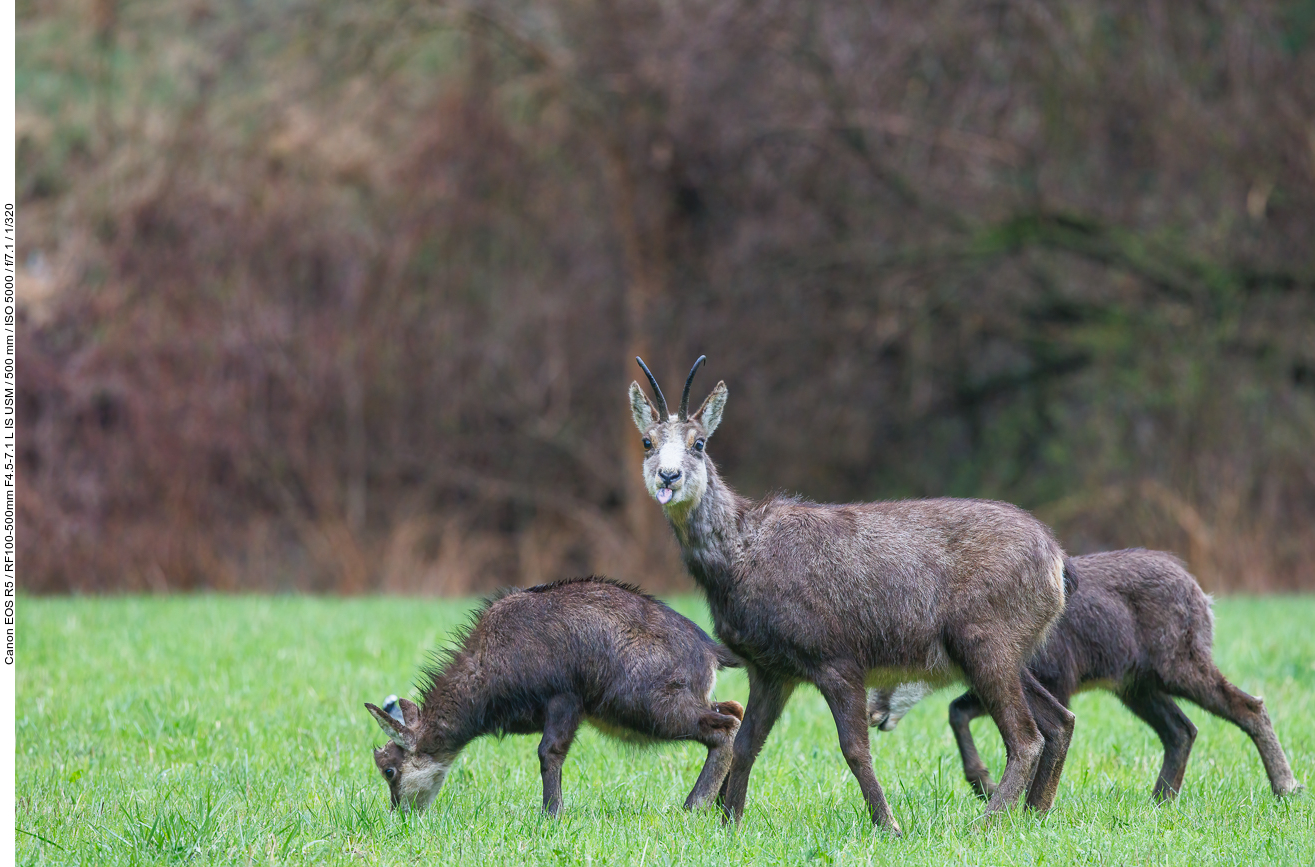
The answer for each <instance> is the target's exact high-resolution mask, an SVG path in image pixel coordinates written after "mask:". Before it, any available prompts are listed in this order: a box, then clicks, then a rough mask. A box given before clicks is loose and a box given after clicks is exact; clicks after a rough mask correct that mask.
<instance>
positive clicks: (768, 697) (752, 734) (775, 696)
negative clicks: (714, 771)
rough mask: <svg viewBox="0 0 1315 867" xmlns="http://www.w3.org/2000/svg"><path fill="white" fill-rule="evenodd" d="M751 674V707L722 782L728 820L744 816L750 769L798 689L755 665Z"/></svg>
mask: <svg viewBox="0 0 1315 867" xmlns="http://www.w3.org/2000/svg"><path fill="white" fill-rule="evenodd" d="M746 668H748V674H749V706H748V707H747V708H745V711H744V720H743V722H741V723H740V730H739V731H738V732H737V733H736V735H735V746H734V747H733V749H732V758H731V771H730V773H729V774H727V775H726V780H725V782H723V783H722V784H721V793H720V795H719V797H718V800H719V801H720V802H721V805H722V809H723V810H724V811H725V815H724V816H723V820H724V821H728V822H729V821H734V822H738V821H740V820H741V819H743V818H744V802H745V800H746V799H747V798H748V794H749V772H750V771H752V770H753V762H754V759H756V758H757V757H758V753H759V752H761V751H762V748H763V743H764V742H765V741H766V740H767V735H768V734H770V733H771V731H772V726H774V725H776V721H777V720H778V719H780V718H781V711H782V710H783V709H784V708H785V703H786V701H787V700H788V699H789V698H790V694H791V693H792V692H794V684H793V683H783V682H781V681H779V680H775V679H772V678H768V677H764V676H763V675H762V673H761V672H760V671H759V670H758V669H756V668H753V667H750V666H746Z"/></svg>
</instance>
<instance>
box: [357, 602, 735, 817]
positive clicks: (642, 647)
mask: <svg viewBox="0 0 1315 867" xmlns="http://www.w3.org/2000/svg"><path fill="white" fill-rule="evenodd" d="M736 665H739V661H738V660H737V659H736V658H735V657H734V655H732V654H731V653H730V652H729V651H728V650H726V648H724V647H722V646H721V645H720V644H718V643H717V642H715V641H713V640H712V639H711V638H709V637H708V635H707V633H705V632H704V631H703V630H702V629H700V628H699V627H698V626H696V625H695V624H694V623H693V622H692V621H690V620H689V619H687V618H685V617H682V616H681V615H679V614H677V613H676V612H675V611H672V610H671V609H670V608H668V607H667V606H666V605H663V604H662V603H661V602H659V601H657V600H656V599H654V598H652V597H651V596H647V595H645V594H643V593H641V592H639V591H638V590H636V589H634V588H632V587H627V586H625V585H622V584H617V583H615V582H612V581H608V580H606V579H602V578H578V579H572V580H568V581H557V582H553V583H552V584H541V585H539V586H537V587H531V588H529V589H528V590H511V591H509V592H507V593H505V594H504V595H502V596H500V597H498V598H496V599H493V600H490V601H489V602H488V603H487V604H486V605H485V606H484V608H483V609H481V610H480V611H479V612H478V613H477V614H476V615H475V617H474V619H473V621H472V623H471V625H470V628H469V629H468V630H467V631H466V633H465V635H464V636H462V637H461V638H460V640H459V642H458V646H457V647H456V648H455V649H453V650H452V651H450V652H449V654H448V659H447V661H446V664H444V665H442V666H441V667H436V668H434V669H431V670H430V671H428V672H427V675H428V678H429V684H428V686H427V687H426V689H425V690H424V703H423V704H422V705H416V704H415V703H414V702H410V701H407V700H406V699H400V700H399V699H397V698H396V697H395V696H390V697H389V699H388V700H387V701H385V703H384V707H382V708H380V707H377V706H375V705H373V704H366V706H365V707H366V709H367V710H369V711H370V713H371V714H372V715H373V716H374V718H375V720H376V721H377V722H378V723H379V727H380V728H382V729H383V730H384V733H385V734H387V735H388V738H389V740H390V741H391V743H389V744H387V745H386V746H384V747H383V748H381V749H377V750H375V752H374V760H375V764H376V765H378V767H379V772H380V773H381V774H383V777H384V779H385V780H386V781H387V782H388V790H389V794H390V797H391V801H392V805H393V808H394V809H401V810H412V809H414V810H420V809H424V808H425V807H426V806H428V805H429V804H430V803H431V802H432V801H433V800H434V797H435V796H436V795H438V791H439V789H440V788H442V786H443V780H444V779H445V778H446V776H447V772H448V769H449V768H450V767H451V766H452V762H453V761H455V760H456V757H457V755H458V754H459V753H460V752H461V750H462V748H463V747H465V746H466V744H468V743H470V742H471V741H472V740H474V739H475V738H477V737H480V736H481V735H486V734H498V735H503V734H533V733H539V732H542V733H543V739H542V740H541V741H540V743H539V770H540V773H541V774H542V775H543V809H544V810H545V811H546V812H548V813H550V814H555V813H556V812H557V811H558V810H559V809H561V806H562V763H563V762H564V761H565V759H566V752H567V750H569V749H570V747H571V742H572V740H574V738H575V732H576V729H577V728H579V726H580V723H581V722H589V723H592V724H593V725H594V726H595V727H597V728H598V729H599V730H601V731H602V732H604V733H605V734H608V735H612V736H615V737H620V738H623V739H627V740H632V741H635V742H637V743H652V742H655V741H669V740H692V741H698V742H699V743H701V744H703V745H704V746H706V747H707V748H708V758H707V761H706V762H705V763H704V765H703V772H702V773H701V774H699V778H698V781H697V782H696V783H695V784H694V789H693V790H692V791H691V792H690V794H689V797H688V798H687V799H686V800H685V807H686V808H687V809H692V808H694V807H701V806H704V805H706V804H708V803H710V802H711V801H712V800H713V798H715V797H716V795H717V790H718V788H719V787H720V786H721V783H722V780H723V779H724V778H725V776H726V772H727V771H728V770H729V769H730V764H731V744H732V742H733V740H734V738H735V732H736V730H737V729H738V728H739V725H740V718H741V717H743V715H744V710H743V708H741V707H740V705H739V704H737V703H735V702H733V701H723V702H714V701H712V690H713V686H714V684H715V682H716V676H717V671H718V669H721V668H726V667H729V666H736Z"/></svg>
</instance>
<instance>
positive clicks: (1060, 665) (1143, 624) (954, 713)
mask: <svg viewBox="0 0 1315 867" xmlns="http://www.w3.org/2000/svg"><path fill="white" fill-rule="evenodd" d="M1069 568H1070V569H1071V570H1072V571H1073V572H1074V573H1075V574H1076V575H1077V578H1078V583H1077V587H1076V588H1075V589H1074V590H1073V592H1072V594H1071V595H1070V596H1069V600H1068V606H1067V607H1066V608H1065V609H1064V615H1063V617H1061V618H1060V620H1059V622H1058V623H1056V624H1055V627H1054V629H1052V630H1051V631H1050V635H1049V637H1048V638H1047V639H1046V643H1045V644H1044V645H1042V646H1041V648H1040V649H1039V650H1038V651H1037V653H1036V656H1034V657H1032V660H1031V661H1030V662H1029V663H1028V669H1029V670H1030V671H1031V672H1032V674H1033V675H1034V676H1035V677H1036V679H1037V680H1039V681H1040V682H1041V685H1042V686H1044V687H1045V688H1046V690H1047V691H1049V692H1050V694H1051V695H1053V696H1054V697H1055V698H1056V699H1057V700H1059V701H1060V702H1061V703H1063V704H1064V705H1065V706H1067V705H1068V703H1069V699H1070V698H1071V697H1072V696H1073V694H1074V693H1077V692H1082V691H1084V690H1088V689H1105V690H1109V691H1110V692H1112V693H1114V694H1115V695H1116V696H1118V698H1119V700H1120V701H1122V702H1123V704H1124V705H1125V706H1126V707H1127V708H1128V710H1130V711H1132V712H1133V713H1134V714H1136V715H1137V716H1138V717H1139V718H1141V719H1142V720H1143V721H1144V722H1145V723H1146V724H1147V725H1149V726H1150V727H1151V728H1152V729H1154V730H1155V733H1156V734H1157V735H1159V736H1160V741H1161V742H1162V743H1163V744H1164V764H1163V765H1162V766H1161V767H1160V775H1159V777H1158V778H1157V779H1156V781H1155V791H1154V796H1155V799H1156V800H1157V801H1164V800H1166V799H1168V798H1172V797H1174V796H1175V795H1177V794H1178V791H1179V789H1181V788H1182V785H1183V772H1184V771H1185V770H1186V768H1187V757H1188V755H1189V754H1190V753H1191V751H1192V742H1193V741H1194V740H1195V739H1196V726H1194V725H1192V721H1191V720H1190V719H1188V718H1187V715H1186V714H1184V713H1183V712H1182V711H1181V710H1179V708H1178V705H1177V704H1175V703H1174V701H1173V697H1175V696H1176V697H1178V698H1185V699H1187V700H1189V701H1191V702H1193V703H1195V704H1197V705H1199V706H1201V707H1202V708H1204V709H1205V710H1208V711H1209V712H1210V713H1212V714H1214V715H1216V716H1219V717H1223V718H1224V719H1226V720H1228V721H1229V722H1231V723H1233V724H1234V725H1236V726H1237V727H1238V728H1240V729H1242V731H1244V732H1246V733H1247V734H1248V735H1249V736H1250V737H1251V740H1252V741H1253V742H1254V743H1255V745H1256V749H1258V750H1259V751H1260V760H1261V761H1262V762H1263V763H1264V765H1265V773H1267V774H1268V775H1269V786H1270V788H1271V789H1273V791H1274V794H1275V795H1277V796H1279V797H1282V796H1284V795H1289V794H1292V793H1293V792H1298V791H1301V788H1302V787H1301V786H1300V785H1298V783H1297V781H1296V780H1295V779H1294V778H1293V776H1292V768H1291V767H1289V766H1288V760H1287V757H1286V756H1284V755H1283V748H1282V747H1281V746H1279V742H1278V738H1277V737H1275V735H1274V726H1273V725H1271V724H1270V721H1269V714H1267V713H1266V712H1265V705H1264V703H1263V702H1262V701H1261V700H1260V699H1259V698H1253V697H1252V696H1249V695H1247V694H1246V693H1245V692H1243V691H1242V690H1240V689H1238V688H1237V687H1235V686H1233V684H1231V683H1229V682H1228V680H1227V679H1226V678H1225V677H1224V675H1223V674H1221V673H1220V671H1219V669H1218V668H1216V667H1215V663H1214V658H1213V656H1212V655H1211V650H1210V647H1211V644H1212V641H1213V632H1214V618H1213V617H1212V616H1211V614H1210V597H1208V596H1206V595H1205V594H1204V593H1202V592H1201V588H1200V586H1199V585H1198V584H1197V583H1196V579H1195V578H1193V577H1192V575H1191V573H1190V572H1188V571H1187V570H1186V569H1185V568H1184V567H1183V564H1182V562H1181V561H1179V559H1178V558H1177V557H1175V556H1173V555H1172V554H1166V553H1164V552H1162V551H1147V550H1145V549H1144V548H1132V549H1129V550H1126V551H1108V552H1106V553H1103V554H1089V555H1087V556H1084V557H1074V558H1073V559H1072V560H1070V561H1069ZM931 691H932V690H931V688H930V687H929V686H927V685H925V684H905V685H903V686H900V687H898V688H897V689H894V690H891V689H874V690H872V692H871V694H870V695H869V697H868V713H869V719H870V721H871V724H872V725H874V726H876V727H878V728H880V729H881V730H882V731H891V730H893V729H894V728H895V726H896V724H898V723H899V721H900V719H901V718H902V717H903V716H904V714H906V713H908V711H909V709H910V708H912V707H913V705H915V704H917V702H918V701H919V700H920V699H921V698H923V697H924V696H926V695H928V694H929V693H930V692H931ZM982 713H983V707H982V703H981V701H979V700H978V699H977V697H976V696H974V695H973V694H972V693H971V692H970V693H966V694H964V695H961V696H959V697H958V698H957V699H955V700H954V701H953V702H952V703H951V704H950V728H951V729H953V731H954V738H955V740H956V741H958V744H959V754H960V756H961V757H962V758H963V772H964V776H965V777H966V778H967V780H968V782H969V783H971V784H972V786H973V788H974V789H975V790H976V791H977V794H978V795H980V796H982V797H988V796H989V795H990V793H991V792H992V791H993V790H994V788H995V786H994V784H993V783H992V782H991V774H990V772H989V771H988V770H987V769H986V765H984V764H983V763H982V759H981V757H980V756H979V755H978V754H977V746H976V744H974V743H973V736H972V732H971V730H970V729H969V727H968V724H969V723H971V722H972V721H973V720H974V719H976V718H977V717H979V716H981V715H982Z"/></svg>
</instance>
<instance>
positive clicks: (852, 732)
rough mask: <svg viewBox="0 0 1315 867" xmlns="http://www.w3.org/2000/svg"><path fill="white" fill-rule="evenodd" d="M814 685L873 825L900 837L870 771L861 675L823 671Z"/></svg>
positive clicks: (841, 670) (856, 671) (838, 669)
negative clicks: (827, 709) (830, 719)
mask: <svg viewBox="0 0 1315 867" xmlns="http://www.w3.org/2000/svg"><path fill="white" fill-rule="evenodd" d="M814 683H816V684H817V688H818V689H819V690H820V691H821V693H822V697H823V698H825V699H826V703H827V704H828V705H829V706H830V707H831V715H832V716H833V717H835V720H836V733H837V734H838V735H839V736H840V751H841V752H842V753H844V754H845V761H846V762H848V763H849V770H850V771H851V772H852V773H853V774H854V776H855V777H856V778H857V779H858V787H859V788H860V789H862V790H863V799H864V800H865V801H867V805H868V812H870V813H871V814H872V823H873V824H874V825H881V826H882V827H884V828H885V829H886V830H888V831H890V832H891V833H892V834H894V835H896V836H899V834H900V827H899V823H898V822H896V821H895V814H894V813H892V812H891V810H890V804H888V803H886V793H885V792H883V791H882V790H881V783H879V782H877V776H876V774H875V773H873V771H872V752H871V748H870V744H869V741H868V703H867V690H865V689H864V687H863V672H862V671H861V670H860V669H858V668H853V670H849V667H848V666H846V667H832V668H828V669H824V670H823V671H822V672H821V673H820V674H819V676H818V677H817V678H816V680H815V681H814Z"/></svg>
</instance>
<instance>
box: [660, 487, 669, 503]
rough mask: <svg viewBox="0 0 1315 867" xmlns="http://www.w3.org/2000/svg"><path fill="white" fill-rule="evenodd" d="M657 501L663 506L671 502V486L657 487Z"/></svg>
mask: <svg viewBox="0 0 1315 867" xmlns="http://www.w3.org/2000/svg"><path fill="white" fill-rule="evenodd" d="M658 502H659V503H661V504H662V505H664V506H665V505H666V504H667V503H670V502H671V488H658Z"/></svg>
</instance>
